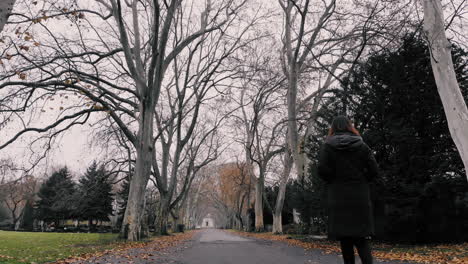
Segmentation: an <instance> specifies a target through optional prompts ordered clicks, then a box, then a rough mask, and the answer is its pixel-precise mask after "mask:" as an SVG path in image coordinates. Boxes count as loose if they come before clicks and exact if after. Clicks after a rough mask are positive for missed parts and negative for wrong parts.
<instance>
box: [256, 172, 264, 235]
mask: <svg viewBox="0 0 468 264" xmlns="http://www.w3.org/2000/svg"><path fill="white" fill-rule="evenodd" d="M264 184H265V183H264V179H263V177H259V178H258V180H257V183H256V184H255V232H263V231H265V226H264V224H263V190H264V187H265V186H264Z"/></svg>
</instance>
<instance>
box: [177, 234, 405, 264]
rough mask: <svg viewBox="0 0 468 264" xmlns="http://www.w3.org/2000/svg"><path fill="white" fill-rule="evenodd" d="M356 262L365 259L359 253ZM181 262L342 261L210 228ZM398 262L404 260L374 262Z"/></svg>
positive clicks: (271, 263)
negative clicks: (360, 258) (359, 258)
mask: <svg viewBox="0 0 468 264" xmlns="http://www.w3.org/2000/svg"><path fill="white" fill-rule="evenodd" d="M356 260H357V261H356V264H358V263H361V262H360V261H359V260H358V257H356ZM176 263H180V264H290V263H291V264H296V263H297V264H314V263H315V264H319V263H320V264H338V263H343V261H342V258H341V256H338V255H334V254H324V253H323V252H322V251H320V250H304V249H302V248H298V247H293V246H289V245H287V244H285V243H282V242H274V241H264V240H256V239H251V238H244V237H239V236H236V235H234V234H232V233H230V232H226V231H222V230H217V229H206V230H203V231H202V232H200V233H199V234H197V236H196V237H195V241H194V242H193V243H192V245H191V246H189V247H187V248H186V249H184V250H183V251H181V252H179V257H178V258H177V262H176ZM374 263H376V264H396V263H400V262H377V261H376V262H374Z"/></svg>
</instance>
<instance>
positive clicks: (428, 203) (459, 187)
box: [308, 33, 468, 241]
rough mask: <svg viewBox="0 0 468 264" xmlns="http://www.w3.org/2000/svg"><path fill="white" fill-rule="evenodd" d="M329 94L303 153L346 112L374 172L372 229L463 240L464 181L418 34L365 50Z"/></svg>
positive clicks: (464, 84)
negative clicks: (370, 153) (392, 46)
mask: <svg viewBox="0 0 468 264" xmlns="http://www.w3.org/2000/svg"><path fill="white" fill-rule="evenodd" d="M452 51H453V53H452V54H453V61H454V65H455V69H456V73H457V77H458V79H459V81H460V88H461V90H462V93H463V95H464V97H465V99H466V100H467V101H468V79H467V74H466V73H467V69H468V67H467V53H466V51H464V50H462V49H461V48H459V47H456V46H453V48H452ZM334 95H335V96H334V97H332V98H331V99H329V100H328V102H327V103H326V104H325V106H326V107H324V108H322V109H321V111H320V118H319V122H318V123H317V127H316V132H317V133H316V135H314V137H312V138H311V139H310V140H309V146H308V147H309V152H310V153H311V154H312V155H311V156H313V154H314V153H316V150H317V149H318V142H322V141H323V138H324V137H325V135H326V132H327V129H328V127H329V126H330V122H331V120H332V119H333V117H334V116H336V115H337V114H341V113H346V114H348V115H349V116H351V117H352V118H353V120H354V122H355V125H356V127H357V128H358V130H360V131H361V132H362V135H363V138H364V141H366V142H367V143H368V144H369V146H370V147H371V148H372V149H373V150H374V151H375V152H376V159H377V161H378V162H379V165H380V168H381V172H382V173H381V177H380V179H379V181H377V182H376V183H375V186H374V188H373V190H374V192H373V197H374V202H375V204H376V208H375V214H376V216H377V221H376V225H377V226H376V227H377V232H379V233H378V234H379V235H381V236H384V237H385V238H387V239H388V238H390V239H403V240H411V241H417V240H426V241H428V240H439V241H441V240H454V239H461V240H462V239H466V238H467V237H466V235H463V234H468V230H466V228H467V226H466V224H463V220H460V219H466V218H467V217H468V215H467V214H466V213H467V207H468V201H467V199H466V198H465V197H467V195H468V184H467V182H466V178H465V177H464V175H465V172H464V167H463V163H462V161H461V159H460V156H459V154H458V153H457V151H456V149H455V145H454V143H453V141H452V139H451V136H450V133H449V130H448V126H447V121H446V118H445V114H444V109H443V107H442V102H441V101H440V97H439V95H438V92H437V86H436V84H435V80H434V77H433V75H432V70H431V65H430V54H429V52H428V48H427V46H426V42H425V41H424V40H423V39H422V37H420V36H419V34H418V33H416V34H413V35H411V36H409V37H407V38H405V39H404V40H403V42H402V45H401V46H400V47H399V48H398V49H397V50H387V51H384V52H381V53H379V54H375V55H373V56H370V57H369V58H368V59H367V61H366V62H365V63H363V64H362V65H359V66H358V67H357V68H356V71H355V72H354V73H353V74H352V75H351V76H350V78H349V79H347V80H345V82H344V83H343V86H342V87H341V89H337V90H335V91H334ZM312 159H313V160H316V159H314V157H312ZM436 204H437V205H438V206H437V209H435V206H434V205H436ZM463 226H465V227H463ZM463 228H465V229H463ZM463 236H465V237H463Z"/></svg>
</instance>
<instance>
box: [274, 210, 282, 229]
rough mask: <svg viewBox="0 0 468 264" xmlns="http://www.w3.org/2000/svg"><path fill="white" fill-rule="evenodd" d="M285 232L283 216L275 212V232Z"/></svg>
mask: <svg viewBox="0 0 468 264" xmlns="http://www.w3.org/2000/svg"><path fill="white" fill-rule="evenodd" d="M282 233H283V217H282V216H281V213H279V214H277V213H276V212H275V213H273V234H282Z"/></svg>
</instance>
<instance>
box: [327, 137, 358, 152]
mask: <svg viewBox="0 0 468 264" xmlns="http://www.w3.org/2000/svg"><path fill="white" fill-rule="evenodd" d="M325 143H326V144H327V145H329V146H331V147H332V148H335V149H339V150H345V149H355V148H358V147H360V146H361V145H362V144H364V141H362V138H361V137H360V136H358V135H354V134H352V133H336V134H335V135H333V136H331V137H328V138H327V139H326V141H325Z"/></svg>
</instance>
